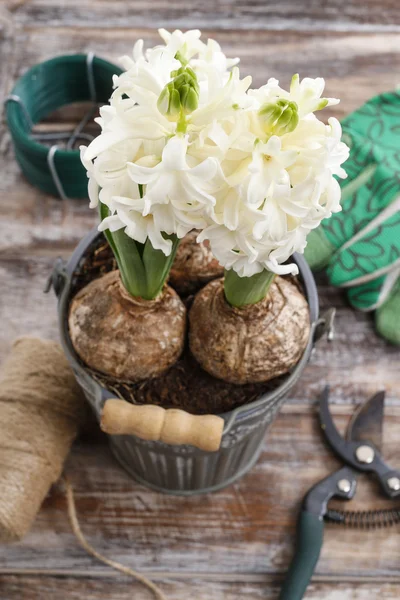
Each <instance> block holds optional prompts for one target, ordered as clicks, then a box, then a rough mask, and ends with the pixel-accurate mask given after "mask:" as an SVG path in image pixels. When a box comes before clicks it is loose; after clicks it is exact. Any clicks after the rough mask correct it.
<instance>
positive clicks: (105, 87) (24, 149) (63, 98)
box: [5, 54, 122, 198]
mask: <svg viewBox="0 0 400 600" xmlns="http://www.w3.org/2000/svg"><path fill="white" fill-rule="evenodd" d="M89 56H90V61H89V62H88V58H89ZM121 73H122V69H120V68H119V67H117V66H116V65H114V64H112V63H109V62H108V61H106V60H103V59H101V58H98V57H97V56H93V55H86V54H75V55H67V56H58V57H55V58H52V59H50V60H47V61H45V62H43V63H40V64H38V65H35V66H34V67H32V68H31V69H29V71H27V72H26V73H25V74H24V75H23V76H22V77H21V78H20V79H19V80H18V81H17V83H16V84H15V86H14V88H13V90H12V92H11V94H10V96H8V98H7V99H6V107H5V112H6V119H7V124H8V127H9V130H10V133H11V137H12V140H13V144H14V150H15V157H16V159H17V162H18V164H19V165H20V167H21V169H22V172H23V173H24V175H25V177H26V179H27V180H28V181H29V182H30V183H31V184H32V185H34V186H35V187H37V188H39V189H40V190H42V191H43V192H45V193H47V194H52V195H55V196H60V195H61V194H60V189H59V187H58V186H57V182H56V179H58V180H59V183H60V184H61V190H62V191H63V195H64V196H66V197H67V198H87V197H88V192H87V181H88V180H87V176H86V171H85V168H84V167H83V165H82V163H81V161H80V156H79V151H78V150H73V149H71V150H69V149H63V148H57V150H56V151H55V153H52V155H53V156H52V164H53V165H54V171H55V173H56V177H55V176H54V173H53V172H52V169H51V167H50V165H49V152H50V148H49V146H46V145H44V144H41V143H40V142H39V141H37V140H35V139H34V138H33V137H32V133H31V132H32V126H33V125H34V124H36V123H38V122H39V121H41V120H43V119H44V118H45V117H46V116H47V115H49V114H50V113H51V112H53V111H54V110H56V109H59V108H61V107H63V106H66V105H68V104H72V103H73V102H86V101H88V102H90V101H91V102H93V103H96V104H106V103H107V102H108V100H109V98H110V96H111V94H112V89H113V88H112V76H113V75H114V74H116V75H119V74H121ZM78 137H79V136H78Z"/></svg>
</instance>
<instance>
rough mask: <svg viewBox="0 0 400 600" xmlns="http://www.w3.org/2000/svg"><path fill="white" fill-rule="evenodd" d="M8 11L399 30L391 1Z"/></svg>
mask: <svg viewBox="0 0 400 600" xmlns="http://www.w3.org/2000/svg"><path fill="white" fill-rule="evenodd" d="M6 6H7V7H8V9H9V11H10V12H11V13H13V14H14V15H15V19H16V21H17V22H20V23H32V22H35V23H41V24H50V25H52V26H60V25H71V26H74V27H82V26H85V25H87V24H89V23H92V24H93V25H95V26H96V27H101V28H107V27H121V28H126V27H174V28H176V27H181V28H185V29H189V28H194V27H200V28H207V27H218V28H220V29H233V28H235V29H241V30H246V29H253V30H260V29H269V30H274V29H279V30H282V29H294V30H295V31H299V30H305V29H311V28H312V29H314V27H315V28H319V29H324V30H342V31H352V30H388V31H393V30H398V28H399V25H400V8H399V5H398V3H396V2H395V1H394V0H383V1H382V2H379V3H376V2H374V1H373V0H353V1H352V2H346V1H345V0H332V1H331V2H329V4H327V3H326V2H318V1H316V0H313V1H311V2H307V0H301V1H299V2H296V1H295V0H285V1H284V2H279V3H277V2H268V1H267V2H266V1H265V0H252V1H251V2H247V1H245V0H231V1H230V2H224V1H217V2H215V1H213V0H205V1H204V2H201V3H198V2H195V1H194V0H189V1H188V2H184V3H182V2H179V0H175V1H172V2H168V1H167V0H155V1H154V2H151V3H148V2H146V1H145V0H135V2H122V0H113V2H107V0H100V1H99V0H86V1H85V2H81V1H79V0H69V1H68V3H67V4H66V3H64V2H59V1H55V0H31V1H30V2H21V1H20V0H8V1H7V3H6Z"/></svg>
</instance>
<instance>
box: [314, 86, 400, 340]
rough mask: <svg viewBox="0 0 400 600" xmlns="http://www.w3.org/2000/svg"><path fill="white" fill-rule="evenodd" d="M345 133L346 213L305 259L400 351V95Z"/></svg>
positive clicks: (353, 118)
mask: <svg viewBox="0 0 400 600" xmlns="http://www.w3.org/2000/svg"><path fill="white" fill-rule="evenodd" d="M342 127H343V140H344V141H345V142H346V143H347V144H348V145H349V146H350V157H349V159H348V160H347V162H346V163H345V165H344V168H345V170H346V171H347V174H348V178H347V179H345V180H342V181H341V187H342V208H343V210H342V212H340V213H336V214H334V215H332V217H330V218H329V219H325V220H324V221H322V223H321V225H320V227H318V229H316V230H314V231H312V232H311V233H310V235H309V236H308V240H307V247H306V250H305V257H306V259H307V261H308V263H309V265H310V266H311V268H312V269H313V270H314V271H316V270H320V269H323V268H326V272H327V275H328V278H329V281H330V283H331V284H332V285H334V286H339V287H343V288H346V289H347V294H348V298H349V301H350V303H351V304H352V305H353V306H354V307H355V308H357V309H359V310H363V311H371V310H375V311H376V313H375V323H376V328H377V330H378V332H379V333H380V334H381V335H382V336H383V337H385V338H386V339H387V340H389V341H390V342H392V343H394V344H399V345H400V93H397V92H389V93H386V94H382V95H380V96H376V97H375V98H372V99H371V100H369V101H368V102H367V103H366V104H364V106H362V107H361V108H359V109H358V110H356V111H355V112H353V113H352V114H351V115H349V116H348V117H346V118H345V119H344V120H343V122H342Z"/></svg>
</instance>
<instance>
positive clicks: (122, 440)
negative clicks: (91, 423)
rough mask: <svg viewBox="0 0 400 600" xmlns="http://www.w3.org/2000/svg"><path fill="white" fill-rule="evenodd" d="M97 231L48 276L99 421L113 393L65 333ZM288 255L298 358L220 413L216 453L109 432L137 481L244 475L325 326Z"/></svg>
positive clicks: (169, 488) (187, 491)
mask: <svg viewBox="0 0 400 600" xmlns="http://www.w3.org/2000/svg"><path fill="white" fill-rule="evenodd" d="M99 235H100V234H99V233H98V231H97V230H93V231H92V232H90V233H89V234H88V235H87V236H86V237H85V238H84V239H83V240H82V241H81V243H80V244H79V245H78V246H77V248H76V249H75V251H74V253H73V254H72V256H71V258H70V260H69V261H68V263H64V262H63V261H62V260H61V259H59V260H58V261H57V262H56V264H55V266H54V270H53V273H52V275H51V280H50V284H52V286H53V288H54V290H55V292H56V294H57V296H58V313H59V326H60V336H61V342H62V345H63V348H64V351H65V354H66V356H67V358H68V360H69V362H70V363H71V366H72V368H73V370H74V373H75V376H76V378H77V380H78V382H79V384H80V385H81V387H82V388H83V390H84V392H85V395H86V398H87V400H88V401H89V403H90V405H91V406H92V408H93V410H94V412H95V413H96V416H97V418H98V420H100V416H101V411H102V408H103V405H104V403H105V401H106V400H107V399H108V398H112V397H115V394H113V393H111V392H109V391H108V390H106V389H104V388H103V387H101V386H100V385H99V384H98V383H97V382H96V381H95V380H94V379H93V378H92V377H91V376H90V374H89V373H88V371H86V370H85V368H84V367H83V366H82V365H81V363H80V362H79V361H78V358H77V356H76V354H75V351H74V349H73V347H72V344H71V340H70V337H69V332H68V308H69V303H70V299H71V280H72V278H73V275H74V272H75V271H76V269H77V267H78V265H79V263H80V261H81V260H82V257H83V256H84V255H85V253H86V252H87V250H88V248H89V247H90V246H91V244H93V243H94V242H95V240H96V239H97V237H98V236H99ZM293 259H294V261H295V262H296V263H297V265H298V266H299V270H300V277H301V280H302V283H303V286H304V289H305V293H306V296H307V300H308V303H309V307H310V320H311V328H310V337H309V340H308V345H307V348H306V350H305V352H304V355H303V356H302V358H301V360H300V362H299V363H298V364H297V365H296V367H295V368H294V369H293V370H292V371H291V373H289V374H288V376H287V377H286V379H285V380H284V381H283V383H282V384H281V385H280V386H279V387H278V388H276V389H275V390H273V391H272V392H268V393H266V394H264V395H263V396H261V397H260V398H259V399H258V400H256V401H255V402H251V403H249V404H246V405H244V406H242V407H239V408H236V409H235V410H232V411H230V412H227V413H224V414H222V415H220V416H221V417H222V418H223V419H224V421H225V426H224V431H223V436H222V443H221V448H220V450H218V451H217V452H204V451H202V450H199V449H197V448H194V447H192V446H172V445H167V444H164V443H162V442H149V441H145V440H142V439H139V438H138V437H136V436H109V440H110V445H111V449H112V451H113V453H114V455H115V457H116V458H117V460H118V461H119V462H120V463H121V465H122V466H123V467H124V468H125V469H126V470H127V471H128V472H129V473H130V474H131V475H132V476H133V477H134V478H135V479H136V480H138V481H139V482H140V483H143V484H144V485H146V486H148V487H151V488H153V489H155V490H158V491H162V492H167V493H169V494H179V495H192V494H197V493H205V492H212V491H215V490H218V489H220V488H222V487H224V486H227V485H229V484H230V483H232V482H233V481H235V480H236V479H238V478H239V477H241V476H242V475H244V473H246V471H248V470H249V469H250V468H251V467H252V466H253V465H254V463H255V462H256V461H257V459H258V457H259V454H260V451H261V447H262V443H263V440H264V436H265V432H266V430H267V428H268V426H269V425H270V424H271V423H272V421H273V419H274V417H275V415H276V413H277V412H278V410H279V409H280V407H281V406H282V403H283V402H284V400H285V398H286V397H287V396H288V394H289V392H290V390H291V389H292V387H293V386H294V384H295V383H296V381H297V380H298V379H299V377H300V375H301V374H302V372H303V370H304V367H305V366H306V364H307V362H308V359H309V357H310V354H311V351H312V348H313V345H314V342H315V341H316V340H317V339H318V338H319V337H321V335H322V334H323V333H324V331H325V330H326V329H327V327H328V320H327V319H326V318H325V319H324V318H322V319H318V295H317V289H316V286H315V282H314V278H313V276H312V274H311V271H310V269H309V267H308V265H307V263H306V262H305V260H304V258H303V257H302V256H298V255H295V256H294V257H293Z"/></svg>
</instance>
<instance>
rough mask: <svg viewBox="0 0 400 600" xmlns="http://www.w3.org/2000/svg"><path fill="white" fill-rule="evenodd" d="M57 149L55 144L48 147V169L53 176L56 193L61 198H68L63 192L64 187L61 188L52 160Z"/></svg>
mask: <svg viewBox="0 0 400 600" xmlns="http://www.w3.org/2000/svg"><path fill="white" fill-rule="evenodd" d="M57 150H58V147H57V146H51V148H49V151H48V153H47V164H48V166H49V170H50V173H51V176H52V178H53V182H54V185H55V186H56V188H57V191H58V195H59V196H60V198H61V200H68V196H67V195H66V193H65V192H64V188H63V185H62V183H61V180H60V178H59V176H58V173H57V169H56V165H55V162H54V156H55V154H56V152H57Z"/></svg>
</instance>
